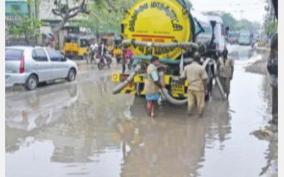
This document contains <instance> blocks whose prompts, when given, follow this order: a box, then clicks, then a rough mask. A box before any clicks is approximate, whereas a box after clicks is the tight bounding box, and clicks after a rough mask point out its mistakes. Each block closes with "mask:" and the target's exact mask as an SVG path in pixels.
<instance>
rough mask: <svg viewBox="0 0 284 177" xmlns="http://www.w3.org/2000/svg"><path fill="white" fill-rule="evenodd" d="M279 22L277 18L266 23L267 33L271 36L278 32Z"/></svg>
mask: <svg viewBox="0 0 284 177" xmlns="http://www.w3.org/2000/svg"><path fill="white" fill-rule="evenodd" d="M277 27H278V23H277V20H271V21H269V22H268V23H266V24H265V27H264V28H265V33H266V34H267V35H269V36H272V34H274V33H276V32H277Z"/></svg>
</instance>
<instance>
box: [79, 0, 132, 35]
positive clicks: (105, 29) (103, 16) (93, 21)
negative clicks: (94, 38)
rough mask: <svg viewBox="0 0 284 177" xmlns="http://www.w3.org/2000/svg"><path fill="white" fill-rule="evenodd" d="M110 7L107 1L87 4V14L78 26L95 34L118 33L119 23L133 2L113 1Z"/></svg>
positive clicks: (127, 0) (124, 0)
mask: <svg viewBox="0 0 284 177" xmlns="http://www.w3.org/2000/svg"><path fill="white" fill-rule="evenodd" d="M111 2H112V3H111V6H109V3H110V1H109V2H107V1H93V2H92V3H90V4H89V14H88V15H86V16H84V18H83V19H82V20H80V21H79V22H78V24H80V26H82V27H87V28H89V29H91V30H92V31H93V32H94V33H95V34H97V35H99V33H109V32H114V33H118V32H119V31H120V22H121V20H122V18H123V15H124V13H125V12H126V10H127V9H128V8H129V7H130V6H131V5H132V3H133V1H129V0H115V1H114V0H113V1H111Z"/></svg>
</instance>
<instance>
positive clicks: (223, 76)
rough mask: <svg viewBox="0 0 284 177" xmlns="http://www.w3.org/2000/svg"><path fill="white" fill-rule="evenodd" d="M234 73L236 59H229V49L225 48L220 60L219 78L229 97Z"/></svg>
mask: <svg viewBox="0 0 284 177" xmlns="http://www.w3.org/2000/svg"><path fill="white" fill-rule="evenodd" d="M233 74H234V60H232V59H228V50H227V49H225V50H224V52H223V56H222V57H221V58H220V60H219V78H220V82H221V84H222V86H223V89H224V92H225V93H226V96H227V99H228V98H229V95H230V85H231V80H232V79H233Z"/></svg>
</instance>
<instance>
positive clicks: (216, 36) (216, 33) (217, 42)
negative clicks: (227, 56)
mask: <svg viewBox="0 0 284 177" xmlns="http://www.w3.org/2000/svg"><path fill="white" fill-rule="evenodd" d="M208 18H209V21H210V23H211V27H212V30H213V33H212V39H211V44H210V46H209V49H211V50H215V52H216V57H219V56H220V55H221V53H222V52H223V51H224V50H225V49H226V47H227V46H226V45H227V44H226V39H225V36H226V30H225V27H224V25H223V20H222V19H221V17H219V16H212V15H208Z"/></svg>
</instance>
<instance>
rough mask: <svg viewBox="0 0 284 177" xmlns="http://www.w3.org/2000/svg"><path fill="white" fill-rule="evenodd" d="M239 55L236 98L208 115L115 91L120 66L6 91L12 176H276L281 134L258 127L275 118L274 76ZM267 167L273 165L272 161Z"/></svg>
mask: <svg viewBox="0 0 284 177" xmlns="http://www.w3.org/2000/svg"><path fill="white" fill-rule="evenodd" d="M247 61H248V60H244V59H243V58H242V59H240V60H236V62H235V68H236V69H235V74H234V79H233V81H232V90H231V95H230V99H229V101H228V102H223V101H221V100H220V99H219V96H218V94H217V93H215V94H214V97H213V99H212V100H210V101H209V102H208V103H207V107H206V110H205V113H204V117H203V118H197V117H194V116H193V117H187V116H186V106H184V107H176V106H172V105H169V104H163V105H162V106H161V107H159V110H158V115H157V118H155V119H154V120H151V119H150V118H148V117H147V115H146V113H145V101H144V99H143V98H138V97H136V98H134V97H133V96H130V95H115V96H114V95H112V94H111V91H112V88H113V85H112V83H111V81H110V80H111V78H110V73H111V71H108V70H104V71H97V69H96V68H95V69H94V68H90V67H86V68H82V70H83V71H82V73H81V74H79V76H78V79H77V81H76V82H74V83H60V84H52V85H49V86H44V87H41V88H39V89H37V90H36V91H32V92H25V91H8V93H6V176H7V177H50V176H52V177H65V176H83V177H140V176H141V177H198V176H200V177H257V176H260V175H262V176H264V177H276V176H277V172H276V170H277V167H276V166H275V161H277V145H276V144H277V141H276V142H274V143H271V142H269V141H263V140H259V139H258V138H256V137H255V136H254V135H252V134H251V133H252V132H253V131H255V130H258V129H259V128H261V127H264V126H265V125H267V124H268V123H267V122H268V121H269V120H270V119H271V116H270V108H269V104H271V103H270V102H271V101H270V100H269V95H268V94H267V93H268V89H269V87H268V86H267V81H266V78H265V77H264V76H262V75H258V74H251V73H247V72H245V70H244V66H245V65H246V64H247ZM266 167H267V168H266Z"/></svg>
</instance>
